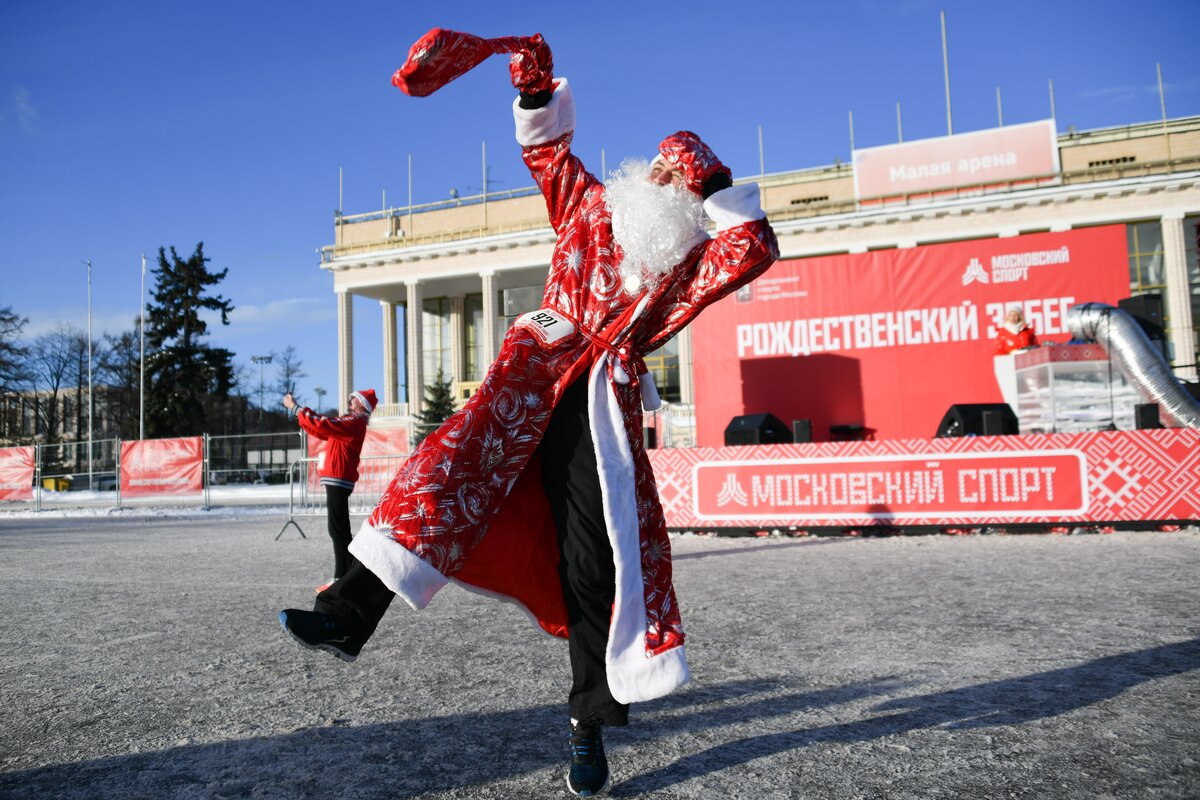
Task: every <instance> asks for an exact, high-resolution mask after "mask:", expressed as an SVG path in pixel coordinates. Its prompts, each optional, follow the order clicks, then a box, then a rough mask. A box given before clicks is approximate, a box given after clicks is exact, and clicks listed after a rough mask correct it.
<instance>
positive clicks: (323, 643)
mask: <svg viewBox="0 0 1200 800" xmlns="http://www.w3.org/2000/svg"><path fill="white" fill-rule="evenodd" d="M279 624H280V625H282V626H283V629H284V630H285V631H287V632H288V633H289V634H291V636H292V638H293V639H295V640H296V641H297V642H298V643H299V644H300V646H301V647H307V648H308V649H309V650H324V651H325V652H326V653H333V654H334V655H335V656H337V657H338V658H340V659H341V660H342V661H354V660H355V659H357V658H358V651H359V650H362V646H363V643H362V642H361V641H359V640H358V638H357V637H355V636H353V635H352V634H351V633H350V632H349V631H347V630H346V629H345V628H343V627H342V626H341V625H339V624H338V623H337V622H336V621H335V620H334V619H333V617H328V616H326V615H324V614H321V613H318V612H316V611H301V610H300V609H298V608H287V609H284V610H283V611H280V612H279Z"/></svg>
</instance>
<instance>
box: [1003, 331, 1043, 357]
mask: <svg viewBox="0 0 1200 800" xmlns="http://www.w3.org/2000/svg"><path fill="white" fill-rule="evenodd" d="M1037 346H1038V340H1037V336H1036V335H1035V334H1034V332H1033V328H1030V327H1029V326H1028V325H1026V326H1024V327H1023V328H1021V330H1019V331H1017V332H1016V333H1013V332H1012V331H1011V330H1009V329H1008V327H1007V326H1005V325H1002V326H1000V332H999V333H997V334H996V346H995V348H993V352H994V353H995V354H996V355H998V356H1006V355H1008V354H1009V353H1014V352H1016V351H1017V350H1024V349H1026V348H1029V347H1037Z"/></svg>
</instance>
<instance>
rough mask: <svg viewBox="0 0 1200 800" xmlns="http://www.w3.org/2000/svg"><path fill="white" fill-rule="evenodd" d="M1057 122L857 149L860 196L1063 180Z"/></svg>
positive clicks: (911, 194)
mask: <svg viewBox="0 0 1200 800" xmlns="http://www.w3.org/2000/svg"><path fill="white" fill-rule="evenodd" d="M1058 169H1059V162H1058V136H1057V133H1056V132H1055V127H1054V120H1052V119H1047V120H1041V121H1039V122H1029V123H1026V124H1024V125H1011V126H1009V127H1007V128H992V129H989V130H984V131H975V132H973V133H963V134H958V135H956V136H941V137H938V138H935V139H922V140H920V141H915V142H905V143H903V144H891V145H885V146H883V147H868V148H864V149H862V150H855V151H854V189H855V196H856V197H858V198H860V199H861V200H863V201H865V202H869V201H870V200H871V199H875V200H877V201H878V200H881V199H884V198H889V197H894V198H906V199H908V200H912V199H913V197H914V196H916V197H920V196H927V197H936V196H939V195H940V194H943V193H942V192H932V191H931V190H934V189H946V188H950V187H978V188H980V189H981V190H982V189H987V188H991V187H1005V186H1011V185H1013V184H1014V183H1024V182H1033V181H1031V180H1030V179H1034V178H1037V180H1036V182H1037V183H1043V182H1054V181H1057V175H1056V174H1057V173H1058Z"/></svg>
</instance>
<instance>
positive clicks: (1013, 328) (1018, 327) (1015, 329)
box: [1004, 322, 1025, 336]
mask: <svg viewBox="0 0 1200 800" xmlns="http://www.w3.org/2000/svg"><path fill="white" fill-rule="evenodd" d="M1004 330H1006V331H1008V332H1009V333H1011V334H1012V335H1013V336H1016V335H1017V334H1018V333H1020V332H1021V331H1023V330H1025V323H1024V322H1018V323H1017V324H1015V325H1014V324H1013V323H1011V322H1006V323H1004Z"/></svg>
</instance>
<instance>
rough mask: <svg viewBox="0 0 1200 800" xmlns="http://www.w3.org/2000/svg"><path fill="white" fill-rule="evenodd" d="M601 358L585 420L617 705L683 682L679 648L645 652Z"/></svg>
mask: <svg viewBox="0 0 1200 800" xmlns="http://www.w3.org/2000/svg"><path fill="white" fill-rule="evenodd" d="M612 358H613V356H612V355H611V354H607V355H605V357H604V358H601V359H600V360H599V361H598V362H597V363H596V365H595V367H594V368H593V369H592V373H591V376H590V377H589V379H588V416H589V417H590V422H591V433H592V441H593V442H594V445H595V448H596V463H597V467H598V470H599V473H600V489H601V496H602V498H603V500H604V522H605V526H606V527H607V528H608V538H609V542H610V543H611V544H612V549H613V563H614V566H615V568H616V597H615V598H614V600H613V614H612V622H611V623H610V625H609V631H608V646H607V648H606V649H605V653H604V661H605V665H606V667H607V671H608V688H609V690H610V691H611V692H612V696H613V697H614V698H615V699H616V700H617V702H620V703H639V702H644V701H646V700H653V699H654V698H656V697H662V696H663V695H665V694H668V693H669V692H671V691H674V690H675V689H677V688H679V687H680V686H682V685H683V684H685V683H687V680H688V678H689V672H688V666H687V659H686V656H685V654H684V648H683V646H682V645H680V646H679V647H674V648H672V649H670V650H667V651H665V652H663V653H659V654H658V655H653V656H652V655H650V654H649V653H648V652H647V651H646V628H647V622H646V594H645V587H644V584H643V582H642V557H641V530H640V526H639V524H638V509H637V496H636V495H635V493H634V485H635V481H634V464H633V455H632V453H631V452H630V449H629V439H628V437H627V435H626V433H625V414H624V411H623V410H622V408H621V405H620V403H619V402H618V401H617V397H616V394H615V392H614V391H613V386H612V383H611V382H610V381H609V378H608V362H609V360H611V359H612Z"/></svg>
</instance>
